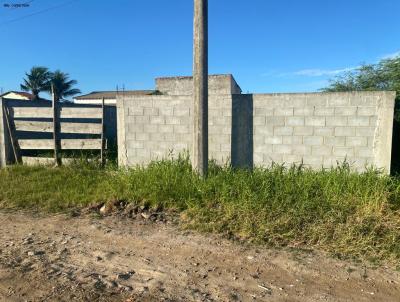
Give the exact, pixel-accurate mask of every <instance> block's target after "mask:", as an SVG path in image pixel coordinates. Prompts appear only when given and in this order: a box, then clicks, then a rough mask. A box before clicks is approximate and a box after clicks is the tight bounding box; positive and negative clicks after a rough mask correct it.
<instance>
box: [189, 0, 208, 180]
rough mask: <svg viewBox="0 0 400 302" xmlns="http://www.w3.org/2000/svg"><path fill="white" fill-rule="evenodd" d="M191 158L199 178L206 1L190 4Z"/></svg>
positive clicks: (204, 131) (202, 168)
mask: <svg viewBox="0 0 400 302" xmlns="http://www.w3.org/2000/svg"><path fill="white" fill-rule="evenodd" d="M193 40H194V43H193V53H194V58H193V89H194V90H193V100H194V103H193V109H194V112H193V119H194V123H193V124H194V133H193V154H192V164H193V167H194V169H196V170H197V171H198V172H199V174H200V175H202V176H206V175H207V170H208V0H194V39H193Z"/></svg>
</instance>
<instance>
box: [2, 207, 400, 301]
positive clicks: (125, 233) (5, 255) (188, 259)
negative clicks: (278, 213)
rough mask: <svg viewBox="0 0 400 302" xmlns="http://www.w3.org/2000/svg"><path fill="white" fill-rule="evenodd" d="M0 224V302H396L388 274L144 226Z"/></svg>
mask: <svg viewBox="0 0 400 302" xmlns="http://www.w3.org/2000/svg"><path fill="white" fill-rule="evenodd" d="M140 217H141V216H140ZM0 223H1V229H0V301H386V302H390V301H396V302H398V301H400V273H399V272H395V271H393V270H390V269H389V268H380V269H372V268H368V267H367V268H365V267H363V266H362V265H355V264H354V263H351V262H345V261H339V260H336V259H332V258H331V257H329V256H326V255H323V254H321V253H315V252H290V251H278V250H271V249H264V248H257V247H245V246H242V245H240V244H238V243H234V242H230V241H227V240H224V239H221V238H219V237H217V236H212V235H198V234H194V233H187V232H184V231H180V230H179V229H178V228H177V227H176V226H172V225H170V224H166V223H162V222H151V221H150V220H146V219H144V218H136V219H130V218H116V217H106V218H103V219H99V218H93V217H89V216H83V217H82V216H79V217H74V218H73V217H69V216H66V215H58V216H43V217H34V216H33V215H31V214H26V213H25V214H24V213H20V212H18V213H9V212H8V213H7V212H1V211H0Z"/></svg>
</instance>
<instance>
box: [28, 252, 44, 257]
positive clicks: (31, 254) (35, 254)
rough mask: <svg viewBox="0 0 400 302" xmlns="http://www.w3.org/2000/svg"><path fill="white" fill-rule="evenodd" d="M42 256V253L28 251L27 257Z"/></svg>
mask: <svg viewBox="0 0 400 302" xmlns="http://www.w3.org/2000/svg"><path fill="white" fill-rule="evenodd" d="M40 255H44V251H29V252H28V256H40Z"/></svg>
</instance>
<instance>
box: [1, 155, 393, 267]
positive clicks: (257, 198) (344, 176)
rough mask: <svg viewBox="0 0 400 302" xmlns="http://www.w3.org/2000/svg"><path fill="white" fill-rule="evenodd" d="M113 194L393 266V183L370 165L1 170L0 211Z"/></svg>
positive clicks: (60, 205) (254, 236)
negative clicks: (201, 173) (203, 171)
mask: <svg viewBox="0 0 400 302" xmlns="http://www.w3.org/2000/svg"><path fill="white" fill-rule="evenodd" d="M112 200H125V201H128V202H134V203H138V204H146V205H148V206H151V207H162V208H165V209H174V210H176V211H178V212H180V213H181V222H182V225H183V226H184V227H187V228H192V229H196V230H200V231H205V232H218V233H224V234H226V235H227V236H229V237H231V238H236V239H240V240H245V241H249V242H255V243H263V244H268V245H270V246H301V247H305V246H307V247H316V248H319V249H322V250H326V251H329V252H332V253H335V254H337V255H342V256H353V257H356V258H368V259H372V260H375V259H376V260H383V259H386V260H391V261H396V262H398V263H400V262H399V261H400V179H398V178H395V177H389V176H385V175H382V174H380V173H379V171H376V170H372V169H371V170H368V171H366V172H365V173H361V174H358V173H354V172H352V171H351V169H350V168H349V167H348V166H347V165H346V164H344V165H341V166H338V167H337V168H334V169H330V170H324V171H312V170H309V169H306V168H304V167H301V166H293V167H290V168H285V167H283V166H279V165H274V166H272V167H270V168H268V169H261V168H257V169H254V170H253V171H249V170H237V169H233V168H231V167H229V166H226V167H219V166H217V165H215V164H213V163H212V164H211V166H210V172H209V176H208V178H207V179H202V178H200V177H198V176H197V174H196V173H193V171H192V169H191V165H190V163H189V161H188V160H187V159H186V158H182V157H181V158H178V159H177V160H163V161H158V162H152V163H151V164H149V165H148V166H147V167H136V168H133V169H129V170H118V169H116V168H109V169H105V170H102V169H99V168H97V167H96V166H95V165H90V164H89V165H88V164H86V165H82V164H79V165H73V166H70V167H62V168H57V169H55V168H45V167H24V166H15V167H11V168H8V169H4V170H0V205H1V206H2V207H17V208H21V207H22V208H36V209H43V210H47V211H63V210H66V209H68V208H71V207H82V206H86V205H88V204H91V203H96V202H102V201H105V202H107V201H112Z"/></svg>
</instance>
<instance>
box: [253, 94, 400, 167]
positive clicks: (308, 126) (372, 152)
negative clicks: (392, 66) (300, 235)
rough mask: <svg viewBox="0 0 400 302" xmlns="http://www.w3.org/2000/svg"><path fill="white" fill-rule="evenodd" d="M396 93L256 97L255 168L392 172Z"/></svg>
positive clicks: (264, 95) (254, 103)
mask: <svg viewBox="0 0 400 302" xmlns="http://www.w3.org/2000/svg"><path fill="white" fill-rule="evenodd" d="M394 99H395V93H392V92H353V93H346V92H345V93H308V94H255V95H253V119H254V121H253V123H254V131H253V142H254V155H253V156H254V158H253V160H254V164H255V165H256V166H269V165H271V163H272V162H275V163H287V164H291V163H301V162H303V163H304V164H305V165H307V166H310V167H312V168H315V169H321V167H331V166H335V165H336V164H337V162H343V161H344V160H347V161H348V162H349V163H350V164H351V165H352V167H353V168H354V169H355V170H358V171H363V170H364V169H365V168H366V166H367V165H373V166H375V167H379V168H384V169H385V170H386V171H390V160H391V146H392V124H393V111H394Z"/></svg>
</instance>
